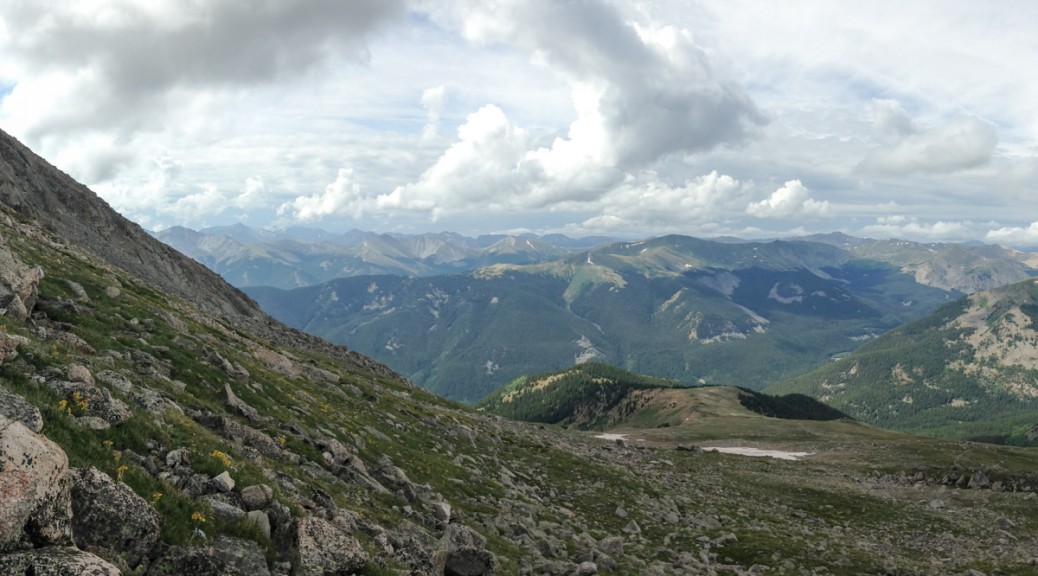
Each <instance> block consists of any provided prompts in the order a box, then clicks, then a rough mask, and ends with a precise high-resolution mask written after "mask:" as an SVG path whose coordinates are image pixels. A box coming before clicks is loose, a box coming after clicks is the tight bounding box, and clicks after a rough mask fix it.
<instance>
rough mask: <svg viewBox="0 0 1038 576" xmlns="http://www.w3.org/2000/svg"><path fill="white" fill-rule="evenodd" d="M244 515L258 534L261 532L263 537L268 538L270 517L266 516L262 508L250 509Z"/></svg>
mask: <svg viewBox="0 0 1038 576" xmlns="http://www.w3.org/2000/svg"><path fill="white" fill-rule="evenodd" d="M246 517H247V518H248V519H249V522H250V523H251V524H252V525H253V526H255V527H256V529H257V530H259V531H260V534H263V536H264V537H265V538H268V539H269V538H270V517H269V516H267V513H266V512H264V511H262V510H252V511H250V512H249V513H248V514H246Z"/></svg>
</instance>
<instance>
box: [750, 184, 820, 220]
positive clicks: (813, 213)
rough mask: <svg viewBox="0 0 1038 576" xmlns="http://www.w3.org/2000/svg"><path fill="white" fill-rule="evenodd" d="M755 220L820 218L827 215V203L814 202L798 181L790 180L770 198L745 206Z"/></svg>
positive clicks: (808, 191)
mask: <svg viewBox="0 0 1038 576" xmlns="http://www.w3.org/2000/svg"><path fill="white" fill-rule="evenodd" d="M746 213H747V214H750V215H751V216H756V217H757V218H794V217H795V218H822V217H825V216H828V215H829V202H827V201H825V200H821V201H819V200H814V199H812V198H811V192H810V190H808V189H807V187H806V186H804V185H803V184H802V183H801V182H800V180H790V181H789V182H786V183H785V185H783V186H782V187H781V188H779V189H778V190H775V191H774V192H772V193H771V196H769V197H767V198H765V199H764V200H761V201H759V202H751V203H750V204H749V205H747V206H746Z"/></svg>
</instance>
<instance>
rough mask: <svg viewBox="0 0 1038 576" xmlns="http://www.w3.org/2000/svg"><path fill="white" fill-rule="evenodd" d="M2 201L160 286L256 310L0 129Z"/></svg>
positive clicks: (230, 309) (221, 305) (225, 308)
mask: <svg viewBox="0 0 1038 576" xmlns="http://www.w3.org/2000/svg"><path fill="white" fill-rule="evenodd" d="M0 203H2V204H3V205H4V206H6V207H7V208H8V209H10V210H13V211H15V212H16V213H17V214H19V215H20V216H21V217H23V218H25V219H27V220H29V221H31V222H33V223H35V224H38V225H39V226H41V227H42V228H44V229H45V230H47V231H49V232H51V233H53V234H55V235H57V236H58V237H59V238H61V239H62V241H64V242H66V243H68V244H72V245H75V246H80V247H83V248H85V249H87V250H89V251H90V252H91V253H93V254H96V255H98V256H99V257H101V258H103V259H104V261H105V262H107V263H109V264H111V265H113V266H115V267H117V268H119V269H121V270H123V271H125V272H127V273H129V274H131V275H133V276H135V277H138V278H143V279H146V280H147V281H148V282H149V283H151V284H153V285H155V286H156V287H158V288H161V289H163V290H166V291H168V292H170V293H172V294H176V295H178V296H180V297H182V298H186V299H188V300H192V301H194V302H198V303H199V304H200V305H202V306H204V307H207V308H211V309H214V310H218V311H220V312H226V313H233V314H244V315H254V314H257V308H256V305H255V304H254V303H253V302H252V301H250V300H249V299H248V298H247V297H246V296H245V295H243V294H241V293H240V292H239V291H237V290H235V289H233V288H232V287H230V286H228V285H227V284H226V283H225V282H223V281H221V280H220V278H219V277H218V276H217V275H216V274H214V273H213V272H211V271H210V270H208V269H207V268H205V267H204V266H202V265H200V264H198V263H197V262H194V261H193V260H191V259H190V258H187V257H185V256H184V255H182V254H180V253H179V252H177V251H176V250H173V249H172V248H170V247H168V246H166V245H164V244H162V243H160V242H155V241H154V240H153V239H152V238H151V236H149V235H148V234H147V233H146V232H145V231H144V230H143V229H142V228H141V227H140V226H138V225H137V224H134V223H133V222H130V221H129V220H127V219H126V218H123V217H122V216H120V215H119V214H118V213H116V212H115V211H114V210H112V209H111V208H110V207H109V206H108V204H107V203H105V201H104V200H101V199H100V198H98V197H97V196H96V195H95V194H94V193H93V192H91V191H90V190H88V189H87V188H86V187H85V186H83V185H82V184H80V183H78V182H76V181H75V180H73V179H72V178H70V177H69V176H68V175H66V174H64V173H63V172H61V171H60V170H58V169H56V168H55V167H53V166H51V165H50V164H48V163H47V162H46V161H45V160H43V159H42V158H40V157H38V156H36V155H35V154H34V153H33V152H32V151H31V150H29V149H28V148H26V147H25V146H22V144H21V143H20V142H18V141H17V140H15V139H14V138H12V137H11V136H9V135H8V134H7V133H5V132H3V131H2V130H0Z"/></svg>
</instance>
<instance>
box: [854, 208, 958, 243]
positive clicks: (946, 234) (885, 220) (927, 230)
mask: <svg viewBox="0 0 1038 576" xmlns="http://www.w3.org/2000/svg"><path fill="white" fill-rule="evenodd" d="M861 231H862V233H863V234H865V235H874V236H879V237H881V238H886V237H889V238H908V239H917V240H949V241H954V240H965V239H969V238H976V237H977V236H978V234H977V230H976V226H975V225H974V224H973V223H972V222H969V221H961V222H948V221H943V220H938V221H936V222H933V223H926V222H921V221H919V218H917V217H915V216H906V215H904V214H895V215H892V216H881V217H879V218H877V219H876V223H875V224H870V225H868V226H865V227H863V228H862V229H861Z"/></svg>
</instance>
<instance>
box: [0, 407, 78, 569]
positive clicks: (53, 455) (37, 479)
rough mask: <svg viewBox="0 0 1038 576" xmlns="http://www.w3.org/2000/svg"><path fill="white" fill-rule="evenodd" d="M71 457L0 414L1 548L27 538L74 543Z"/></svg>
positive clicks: (46, 542)
mask: <svg viewBox="0 0 1038 576" xmlns="http://www.w3.org/2000/svg"><path fill="white" fill-rule="evenodd" d="M70 487H71V479H70V477H69V467H68V458H67V457H66V456H65V452H64V451H63V450H62V449H61V448H60V447H59V446H58V445H57V444H55V443H54V442H51V441H50V440H48V439H47V438H45V437H44V436H41V435H39V434H37V433H35V432H33V431H32V430H30V429H29V428H28V427H27V426H25V425H24V424H22V423H21V422H16V421H14V420H11V419H10V418H7V417H5V416H0V502H3V506H0V552H4V551H7V550H10V549H12V548H13V547H15V546H17V545H18V543H19V542H20V541H21V540H22V539H23V538H26V539H28V541H29V542H31V543H32V544H33V545H35V546H64V545H69V544H72V503H71V494H70Z"/></svg>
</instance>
